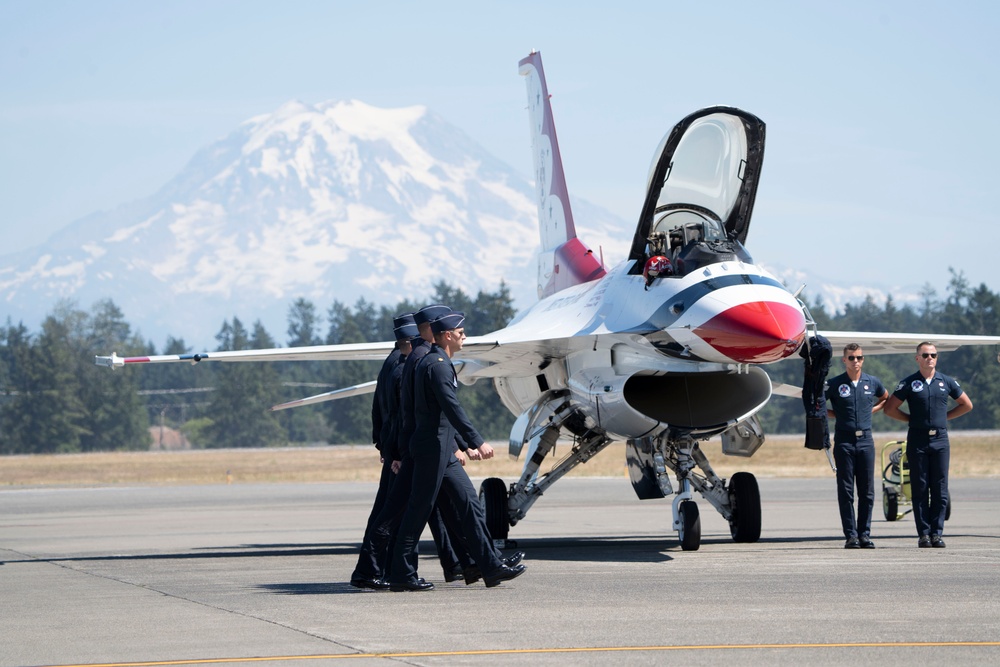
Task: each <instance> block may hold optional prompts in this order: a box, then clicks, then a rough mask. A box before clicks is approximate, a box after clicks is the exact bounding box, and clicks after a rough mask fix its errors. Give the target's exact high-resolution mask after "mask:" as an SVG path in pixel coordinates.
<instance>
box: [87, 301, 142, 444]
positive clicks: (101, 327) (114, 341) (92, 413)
mask: <svg viewBox="0 0 1000 667" xmlns="http://www.w3.org/2000/svg"><path fill="white" fill-rule="evenodd" d="M77 324H78V326H79V327H80V330H78V331H77V332H75V333H74V335H73V339H74V341H79V343H81V344H78V345H74V346H73V347H72V349H74V350H75V351H76V352H77V354H76V359H77V364H76V365H75V366H76V372H77V373H79V380H80V382H81V383H82V384H83V385H84V386H85V387H86V391H84V392H83V394H82V396H81V397H80V398H81V400H82V401H83V404H84V407H85V409H86V414H87V418H86V420H85V423H86V432H85V434H83V435H82V436H81V438H80V447H81V449H82V450H83V451H96V450H115V449H149V444H150V442H151V440H150V435H149V419H148V417H147V413H146V409H145V405H144V402H143V400H142V397H141V396H140V395H139V393H138V390H139V383H138V378H137V374H136V373H135V371H139V370H140V369H135V368H128V369H120V370H119V371H118V372H117V373H115V374H112V373H108V372H107V369H106V368H99V367H97V366H96V365H95V364H94V363H93V358H94V352H95V350H119V351H120V352H121V354H122V355H133V354H140V353H141V351H142V348H143V343H142V341H141V340H140V339H139V338H137V337H135V336H133V335H132V333H131V327H130V326H129V324H128V323H127V322H126V321H125V318H124V316H123V314H122V311H121V310H120V309H119V308H118V307H117V306H116V305H115V304H114V303H113V302H112V301H110V300H106V301H100V302H98V303H97V304H95V305H94V307H93V310H92V314H91V316H90V317H89V318H86V319H77ZM115 375H117V376H121V377H115Z"/></svg>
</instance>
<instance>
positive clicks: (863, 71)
mask: <svg viewBox="0 0 1000 667" xmlns="http://www.w3.org/2000/svg"><path fill="white" fill-rule="evenodd" d="M998 8H1000V5H998V4H996V3H992V2H986V1H982V2H948V3H944V2H934V3H926V2H840V3H806V2H767V1H760V2H755V3H746V2H715V3H679V2H664V1H662V0H661V1H660V2H619V3H613V4H612V3H596V2H593V3H591V2H583V3H579V2H574V3H539V2H521V1H507V2H503V3H493V2H484V3H469V2H424V3H413V2H407V3H403V2H381V3H379V2H370V3H360V2H306V1H298V2H294V1H293V2H285V3H275V2H254V1H241V2H235V1H216V2H212V1H209V0H201V1H199V2H186V1H180V2H169V1H168V2H160V3H142V2H110V1H104V0H88V1H87V2H59V1H50V2H28V1H11V0H0V201H2V202H3V211H2V213H0V239H2V242H0V254H6V253H7V252H15V251H18V250H22V249H26V248H29V247H31V246H34V245H37V244H39V243H42V242H43V241H45V240H46V239H47V238H48V237H49V236H50V235H52V234H54V233H56V232H58V230H60V229H61V228H63V227H65V226H67V225H68V224H69V223H71V222H72V221H73V220H75V219H77V218H79V217H82V216H84V215H86V214H88V213H92V212H94V211H97V210H102V209H111V208H114V207H116V206H117V205H119V204H121V203H124V202H127V201H131V200H133V199H137V198H140V197H143V196H147V195H149V194H152V193H153V192H155V191H156V190H157V189H158V188H159V187H160V186H162V185H163V184H164V183H166V182H167V181H168V180H169V179H170V178H171V177H172V176H173V175H174V174H176V173H177V172H178V171H179V170H180V169H181V168H183V166H184V165H185V164H186V162H187V161H188V160H189V159H190V158H191V157H192V156H193V155H194V153H195V152H196V151H197V150H198V149H199V148H201V147H202V146H204V145H206V144H207V143H209V142H211V141H213V140H215V139H217V138H220V137H222V136H224V135H226V134H228V133H229V132H230V131H231V130H233V129H234V128H235V127H236V126H237V125H238V124H239V123H240V122H242V121H243V120H245V119H247V118H249V117H251V116H254V115H257V114H261V113H267V112H270V111H273V110H274V109H276V108H277V107H278V106H280V105H281V104H283V103H284V102H287V101H289V100H292V99H298V100H301V101H303V102H307V103H316V102H322V101H326V100H336V99H352V98H353V99H359V100H362V101H364V102H366V103H369V104H373V105H376V106H385V107H393V106H409V105H413V104H423V105H426V106H428V107H430V108H431V109H432V110H433V111H435V112H436V113H438V114H439V115H441V116H443V117H445V118H446V119H447V120H449V121H450V122H452V123H453V124H455V125H457V126H458V127H460V128H461V129H463V130H464V131H465V132H466V133H467V134H469V135H470V136H471V137H473V138H474V139H476V140H477V141H478V142H479V143H481V144H482V145H483V146H485V147H486V148H487V149H488V150H490V151H491V152H493V153H494V154H495V155H497V156H498V157H499V158H501V159H503V160H504V161H506V162H508V163H509V164H511V165H512V166H513V167H515V168H516V169H518V170H519V171H521V172H522V173H524V174H526V175H527V174H530V173H531V156H530V153H529V147H528V141H529V140H528V129H527V128H528V125H527V118H526V113H525V91H524V84H523V81H522V79H521V77H519V76H518V75H517V62H518V60H519V59H520V58H522V57H523V56H525V55H526V54H527V53H528V52H529V51H530V50H531V49H533V48H534V49H538V50H540V51H541V52H542V55H543V59H544V64H545V71H546V75H547V77H548V83H549V90H550V92H551V93H552V94H553V106H554V113H555V120H556V125H557V129H558V132H559V139H560V143H561V148H562V153H563V158H564V161H565V163H566V172H567V181H568V184H569V187H570V190H571V191H572V192H573V193H574V194H576V195H578V196H581V197H584V198H586V199H588V200H590V201H592V202H593V203H596V204H599V205H601V206H603V207H605V208H607V209H609V210H610V211H612V212H614V213H616V214H618V215H619V216H621V217H622V218H624V219H626V220H628V221H632V220H633V219H634V218H635V217H636V215H637V214H638V211H639V206H640V204H641V199H642V195H643V190H644V186H645V178H646V170H647V168H648V165H649V161H650V159H651V157H652V153H653V150H654V149H655V147H656V145H657V143H658V142H659V140H660V138H661V137H662V135H663V134H664V133H666V132H667V131H668V130H669V129H670V128H671V127H672V126H673V124H674V123H675V122H676V121H677V120H679V119H680V118H681V117H683V116H684V115H686V114H687V113H689V112H691V111H693V110H695V109H698V108H700V107H704V106H707V105H710V104H719V103H722V104H731V105H734V106H739V107H742V108H745V109H747V110H748V111H751V112H753V113H755V114H757V115H758V116H760V117H761V118H763V119H764V121H765V122H766V123H767V124H768V128H767V131H768V139H767V150H766V157H765V161H764V171H763V178H762V183H761V186H760V189H759V191H758V195H757V203H756V208H755V213H754V221H753V224H752V225H751V229H750V237H749V243H748V246H749V248H750V250H751V252H752V253H753V254H754V256H755V258H756V259H758V260H762V261H764V262H765V263H772V264H781V265H785V266H791V267H794V266H808V267H810V268H811V269H812V270H813V271H815V272H816V273H818V274H819V275H822V276H824V277H826V278H828V279H832V280H852V281H854V282H872V283H876V282H879V283H882V284H884V285H893V284H901V285H922V284H925V283H930V284H931V285H933V286H935V287H938V288H939V289H941V288H943V286H944V285H945V283H946V282H947V278H948V273H947V269H948V267H949V266H951V267H954V268H956V269H958V270H961V271H964V272H965V274H966V276H967V277H968V278H969V279H970V280H971V281H972V282H973V283H974V284H978V283H980V282H985V283H987V285H989V286H990V287H991V289H993V290H997V289H1000V262H997V261H996V255H997V252H996V248H995V246H996V243H997V241H998V240H1000V234H998V233H997V221H998V220H997V218H998V213H997V209H998V207H997V204H996V201H995V200H996V198H997V195H996V193H997V187H996V183H997V180H998V179H997V177H998V176H1000V166H998V165H1000V163H998V160H997V156H998V155H1000V132H998V131H997V129H996V120H995V119H996V118H997V116H998V109H1000V104H998V102H1000V100H998V97H1000V85H998V84H1000V74H998V72H1000V48H998V47H997V41H998V40H997V39H996V35H997V34H998V33H1000V17H998V13H1000V9H998ZM628 234H629V235H630V234H631V229H629V231H628Z"/></svg>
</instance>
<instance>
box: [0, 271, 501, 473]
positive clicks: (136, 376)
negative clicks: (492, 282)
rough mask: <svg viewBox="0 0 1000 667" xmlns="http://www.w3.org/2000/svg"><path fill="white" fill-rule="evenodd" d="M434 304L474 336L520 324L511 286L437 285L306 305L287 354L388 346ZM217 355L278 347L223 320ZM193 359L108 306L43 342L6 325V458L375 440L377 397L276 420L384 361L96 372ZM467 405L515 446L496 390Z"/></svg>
mask: <svg viewBox="0 0 1000 667" xmlns="http://www.w3.org/2000/svg"><path fill="white" fill-rule="evenodd" d="M427 303H445V304H448V305H450V306H452V307H453V308H455V309H456V310H461V311H464V312H465V313H466V330H467V331H468V332H469V334H470V335H475V334H477V333H487V332H489V331H493V330H495V329H499V328H501V327H503V326H504V325H506V324H507V322H508V321H510V319H511V318H512V317H513V316H514V307H513V300H512V298H511V296H510V292H509V290H508V289H507V287H506V286H505V285H503V284H501V285H500V287H499V289H498V290H497V291H496V292H492V293H488V292H480V293H479V294H477V295H476V296H475V297H474V298H472V297H469V296H468V295H466V294H465V293H464V292H462V291H461V290H459V289H455V288H453V287H451V286H449V285H447V284H445V283H439V284H438V285H436V286H435V288H434V293H433V294H431V295H430V296H429V297H428V298H427V299H426V300H425V301H421V302H411V301H401V302H400V303H398V304H396V305H395V306H392V307H389V306H382V307H377V306H375V305H373V304H371V303H369V302H367V301H365V300H364V299H361V300H359V301H358V302H357V303H356V304H354V306H353V307H350V306H347V305H345V304H343V303H340V302H334V303H333V304H332V305H331V306H330V307H329V308H328V309H327V310H326V311H325V313H322V314H321V312H320V311H319V309H318V308H317V306H316V305H315V304H313V303H312V302H310V301H308V300H306V299H299V300H297V301H296V302H295V303H294V304H292V305H291V306H290V308H289V311H288V329H287V332H286V333H287V338H286V339H285V341H284V346H287V347H301V346H307V345H323V344H340V343H360V342H367V341H383V340H392V338H393V334H392V318H393V316H395V315H396V314H398V313H401V312H408V311H415V310H417V309H419V308H420V307H422V306H424V305H426V304H427ZM215 338H216V340H217V342H218V346H217V348H216V351H222V350H244V349H255V348H272V347H281V346H282V343H280V342H279V341H277V340H276V339H275V338H274V337H273V336H272V335H271V333H270V332H268V331H267V330H266V329H265V327H264V326H263V325H262V324H261V323H260V322H259V321H258V322H255V323H254V324H253V325H251V326H249V327H248V326H247V325H245V324H244V323H243V322H242V321H241V320H240V319H239V318H237V317H234V318H233V319H232V320H225V321H224V322H223V323H222V325H221V327H220V329H219V332H218V334H216V337H215ZM112 351H114V352H116V353H117V354H118V355H119V356H122V357H125V356H150V355H156V354H187V353H191V352H200V351H203V350H194V349H191V348H190V347H189V346H188V345H187V344H186V343H185V342H184V340H183V339H182V338H174V337H172V336H168V337H167V341H166V345H165V346H164V347H163V349H162V350H158V349H157V347H156V346H155V345H154V344H153V343H152V342H150V341H145V340H143V339H141V338H140V337H139V336H137V335H135V334H134V333H133V332H132V328H131V326H130V325H129V324H128V323H127V322H126V321H125V318H124V315H123V314H122V312H121V310H120V309H119V308H118V307H117V306H116V305H115V304H114V303H113V302H111V301H102V302H99V303H97V304H96V305H95V306H94V307H93V308H92V310H91V311H90V312H89V313H88V312H84V311H82V310H80V309H79V308H77V307H76V306H75V305H74V304H72V303H63V304H60V305H59V306H57V307H56V308H55V309H54V311H53V312H52V313H51V314H50V315H49V316H48V317H46V319H45V321H44V322H43V323H42V325H41V332H39V333H32V332H30V331H28V330H27V328H26V327H25V326H24V325H23V324H17V325H15V324H13V323H11V322H10V320H8V321H7V323H6V325H5V326H4V327H3V328H0V453H2V454H27V453H53V452H86V451H95V450H125V449H148V448H149V447H150V445H151V444H152V441H153V438H152V436H151V435H150V431H149V427H150V426H160V425H162V426H165V427H171V428H174V429H178V430H179V431H181V433H183V434H184V435H185V436H186V437H187V439H188V440H189V441H190V442H191V444H192V446H194V447H199V448H213V447H264V446H280V445H285V444H292V443H296V444H300V443H367V442H370V441H371V398H372V397H371V395H370V394H368V395H363V396H356V397H352V398H346V399H341V400H337V401H330V402H327V403H322V404H318V405H314V406H306V407H300V408H294V409H291V410H283V411H280V412H270V411H269V410H268V408H270V407H271V406H273V405H275V404H278V403H283V402H285V401H289V400H293V399H296V398H303V397H305V396H311V395H314V394H319V393H323V392H325V391H330V390H331V389H335V388H340V387H346V386H351V385H355V384H359V383H363V382H368V381H370V380H373V379H375V376H376V374H377V373H378V370H379V368H380V367H381V362H362V361H352V362H309V361H289V362H275V363H214V362H206V363H201V364H196V365H195V366H193V367H192V366H190V365H188V364H176V363H175V364H149V365H146V364H143V365H135V366H128V367H125V368H118V369H115V370H114V371H112V370H110V369H108V368H103V367H98V366H96V365H95V364H94V356H95V355H96V354H101V355H106V354H110V353H111V352H112ZM461 397H462V401H463V403H464V405H465V406H466V408H467V410H468V411H469V413H470V414H472V415H474V418H475V421H476V425H477V426H478V427H479V428H480V429H481V431H482V432H483V434H484V436H486V437H488V438H491V439H494V440H495V439H504V438H506V437H507V435H508V433H509V431H510V427H511V425H512V424H513V419H514V418H513V416H512V415H510V413H509V412H507V410H506V409H505V408H504V407H503V406H502V404H501V403H500V401H499V400H497V398H496V394H495V393H494V392H493V388H492V384H491V383H489V382H478V383H476V385H474V386H472V387H463V388H462V390H461Z"/></svg>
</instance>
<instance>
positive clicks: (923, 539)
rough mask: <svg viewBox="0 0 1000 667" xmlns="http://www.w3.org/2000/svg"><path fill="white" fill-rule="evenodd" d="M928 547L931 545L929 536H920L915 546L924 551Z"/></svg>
mask: <svg viewBox="0 0 1000 667" xmlns="http://www.w3.org/2000/svg"><path fill="white" fill-rule="evenodd" d="M930 545H931V537H930V535H921V536H920V539H919V540H917V546H918V547H920V548H921V549H926V548H927V547H929V546H930Z"/></svg>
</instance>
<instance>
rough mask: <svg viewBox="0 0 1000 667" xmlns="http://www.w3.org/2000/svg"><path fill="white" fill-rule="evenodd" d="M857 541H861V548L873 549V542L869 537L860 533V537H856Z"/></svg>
mask: <svg viewBox="0 0 1000 667" xmlns="http://www.w3.org/2000/svg"><path fill="white" fill-rule="evenodd" d="M858 542H860V543H861V548H862V549H874V548H875V543H874V542H872V539H871V538H870V537H868V536H867V535H862V536H861V537H859V538H858Z"/></svg>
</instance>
